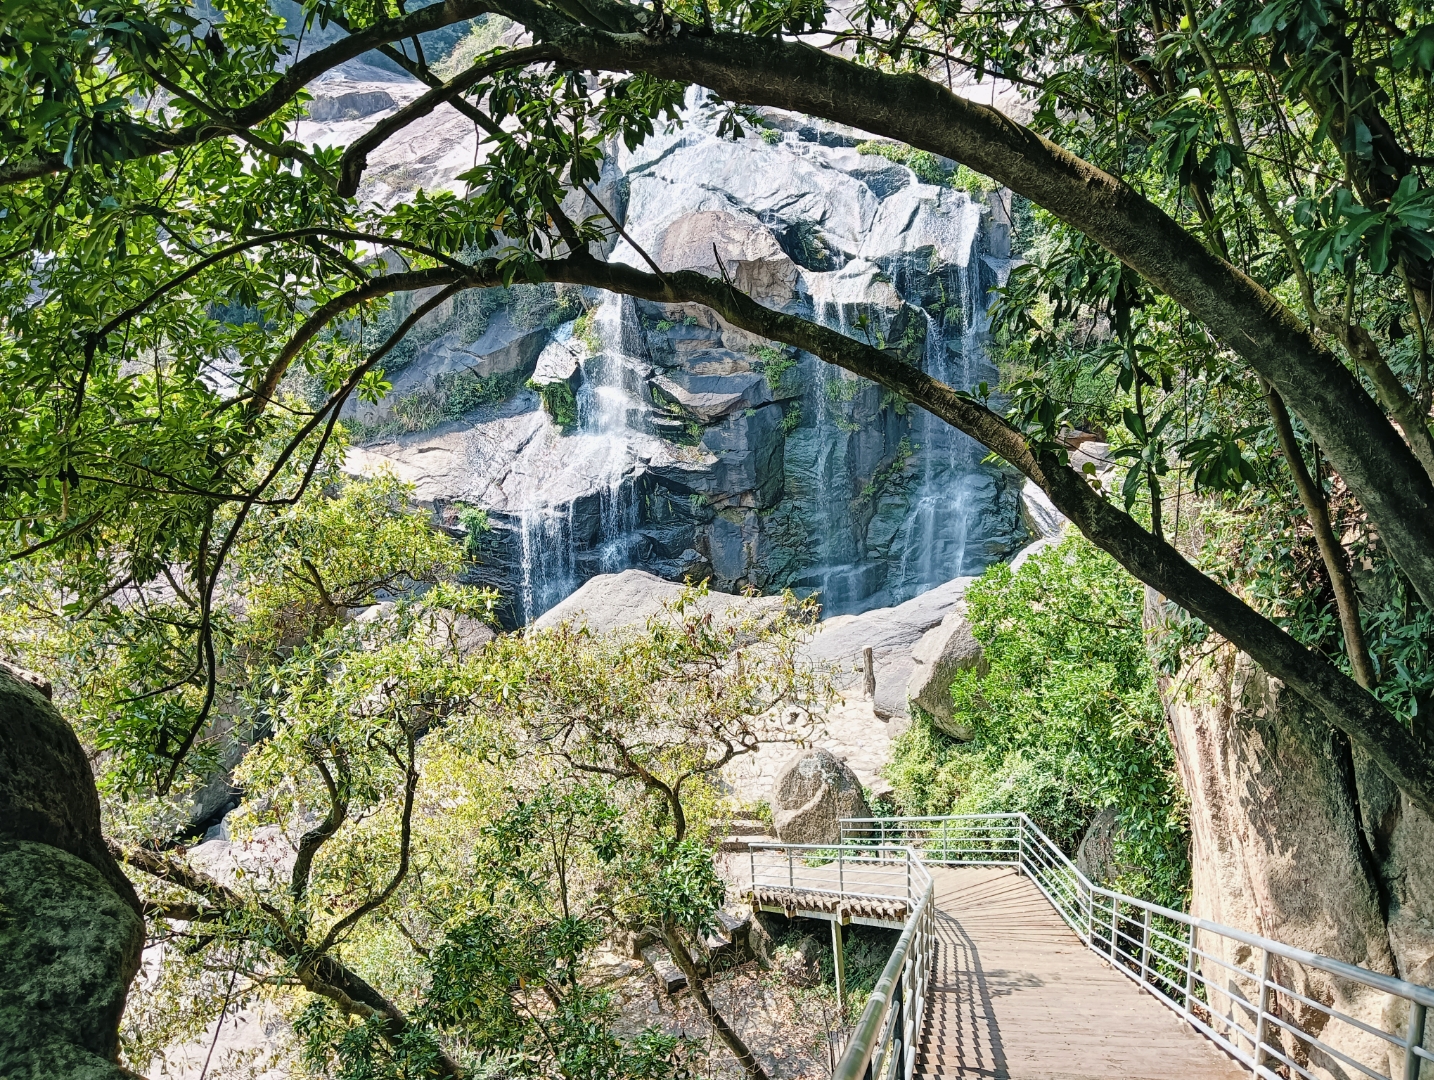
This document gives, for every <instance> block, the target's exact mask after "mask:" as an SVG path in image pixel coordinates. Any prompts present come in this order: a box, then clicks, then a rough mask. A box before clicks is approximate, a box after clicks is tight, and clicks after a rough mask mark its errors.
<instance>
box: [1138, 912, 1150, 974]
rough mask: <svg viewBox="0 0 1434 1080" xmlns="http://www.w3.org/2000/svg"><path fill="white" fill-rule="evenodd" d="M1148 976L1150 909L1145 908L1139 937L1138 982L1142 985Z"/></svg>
mask: <svg viewBox="0 0 1434 1080" xmlns="http://www.w3.org/2000/svg"><path fill="white" fill-rule="evenodd" d="M1149 977H1150V909H1149V908H1146V909H1145V931H1144V933H1143V934H1142V935H1141V939H1140V982H1141V984H1142V985H1144V983H1145V982H1146V981H1147V980H1148V979H1149Z"/></svg>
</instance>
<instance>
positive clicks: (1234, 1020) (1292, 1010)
mask: <svg viewBox="0 0 1434 1080" xmlns="http://www.w3.org/2000/svg"><path fill="white" fill-rule="evenodd" d="M841 829H842V842H843V844H844V845H850V846H851V847H853V848H857V849H860V848H862V847H863V846H866V847H869V848H874V849H879V848H881V847H883V846H885V845H890V844H899V845H901V846H902V847H905V848H906V849H908V850H910V851H911V852H913V853H915V855H916V856H917V857H918V859H919V860H920V861H924V862H926V863H928V864H932V865H945V866H1012V867H1015V868H1016V869H1017V870H1018V872H1020V873H1023V874H1025V875H1027V876H1028V877H1029V878H1030V880H1031V882H1032V883H1033V884H1034V885H1035V886H1036V887H1037V888H1038V889H1039V890H1040V891H1041V893H1042V895H1044V896H1045V898H1046V899H1047V900H1048V901H1049V902H1050V904H1051V906H1052V907H1054V908H1055V910H1056V912H1057V913H1058V914H1059V915H1060V916H1061V918H1062V919H1063V920H1064V921H1065V923H1066V924H1067V925H1068V926H1069V927H1070V928H1071V930H1072V931H1074V933H1075V934H1076V936H1077V937H1079V938H1080V940H1081V941H1082V942H1083V943H1084V944H1085V945H1086V946H1087V947H1088V948H1089V949H1090V950H1091V951H1092V952H1094V953H1095V954H1096V955H1098V956H1100V957H1102V958H1103V959H1105V960H1108V961H1109V962H1110V963H1111V965H1112V966H1113V967H1114V968H1115V969H1116V970H1117V971H1119V972H1120V973H1121V974H1123V975H1125V976H1126V977H1127V978H1129V979H1131V980H1132V981H1134V982H1135V983H1136V984H1137V985H1139V986H1140V987H1141V988H1142V989H1144V990H1146V991H1148V992H1149V993H1151V994H1153V995H1154V996H1155V997H1156V998H1157V999H1158V1000H1160V1001H1161V1002H1163V1003H1164V1004H1165V1005H1167V1006H1168V1007H1169V1008H1170V1009H1172V1010H1173V1011H1174V1012H1175V1013H1176V1014H1177V1015H1178V1016H1179V1017H1180V1018H1181V1019H1183V1020H1184V1021H1185V1022H1187V1023H1188V1024H1190V1025H1191V1026H1192V1027H1193V1028H1195V1029H1196V1030H1197V1031H1199V1032H1201V1033H1202V1034H1204V1035H1206V1036H1207V1037H1208V1038H1210V1039H1211V1040H1212V1041H1213V1042H1215V1043H1216V1044H1217V1045H1219V1046H1220V1047H1221V1048H1223V1049H1224V1050H1225V1051H1226V1052H1227V1053H1229V1054H1230V1055H1231V1056H1232V1057H1234V1058H1235V1059H1236V1060H1237V1061H1239V1062H1241V1063H1242V1064H1244V1065H1245V1066H1247V1067H1248V1068H1249V1069H1250V1070H1251V1073H1252V1075H1254V1076H1257V1077H1264V1078H1266V1080H1296V1078H1303V1080H1325V1078H1327V1077H1331V1076H1339V1077H1349V1078H1351V1080H1353V1078H1356V1077H1368V1078H1369V1080H1434V1053H1431V1051H1430V1050H1429V1049H1428V1048H1427V1047H1426V1045H1425V1042H1426V1039H1425V1017H1426V1015H1427V1010H1428V1009H1429V1007H1430V1006H1431V1005H1434V989H1431V988H1430V987H1427V986H1420V985H1417V984H1415V983H1410V982H1406V981H1404V980H1402V979H1397V978H1394V977H1393V976H1390V975H1384V974H1381V973H1379V972H1376V971H1371V970H1369V969H1367V968H1361V967H1358V966H1356V965H1354V964H1348V963H1345V962H1343V961H1340V960H1335V959H1332V958H1330V957H1326V956H1320V955H1318V954H1315V953H1311V952H1307V951H1305V950H1302V949H1296V948H1293V947H1291V946H1288V945H1284V944H1281V943H1280V942H1278V941H1274V940H1271V939H1270V938H1265V937H1261V936H1260V935H1258V934H1249V933H1246V932H1244V931H1242V930H1236V929H1235V928H1233V927H1229V926H1223V925H1221V924H1219V923H1214V922H1210V921H1209V920H1206V919H1200V918H1196V917H1195V916H1192V915H1188V914H1186V913H1184V912H1180V911H1174V910H1171V909H1170V908H1165V907H1161V906H1160V905H1158V904H1152V903H1149V902H1148V901H1145V900H1140V899H1138V898H1136V897H1133V896H1127V895H1125V894H1123V893H1118V892H1115V891H1114V890H1111V889H1107V888H1103V887H1102V886H1099V885H1095V884H1093V883H1092V882H1091V881H1090V880H1089V879H1088V878H1086V876H1085V875H1084V874H1082V873H1081V872H1080V870H1078V869H1077V868H1076V866H1075V865H1074V864H1073V863H1072V862H1071V860H1070V859H1069V858H1067V857H1066V855H1065V853H1064V852H1062V851H1061V850H1060V849H1059V848H1058V847H1056V845H1055V844H1054V843H1052V841H1051V840H1050V838H1049V837H1047V836H1046V834H1045V833H1044V832H1042V831H1041V830H1040V829H1039V828H1038V827H1037V826H1036V825H1035V824H1034V823H1033V822H1032V821H1031V820H1030V819H1029V818H1028V817H1026V816H1025V815H1024V814H965V815H955V816H951V817H911V818H863V819H849V820H845V821H843V822H842V825H841ZM857 1049H858V1047H857V1043H856V1039H855V1036H854V1037H853V1040H852V1042H851V1043H850V1044H849V1045H848V1054H849V1055H850V1054H851V1053H853V1052H854V1051H855V1050H857ZM850 1075H852V1076H856V1075H859V1074H857V1073H853V1074H850ZM872 1075H873V1076H875V1075H876V1074H872ZM908 1075H909V1074H908Z"/></svg>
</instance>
